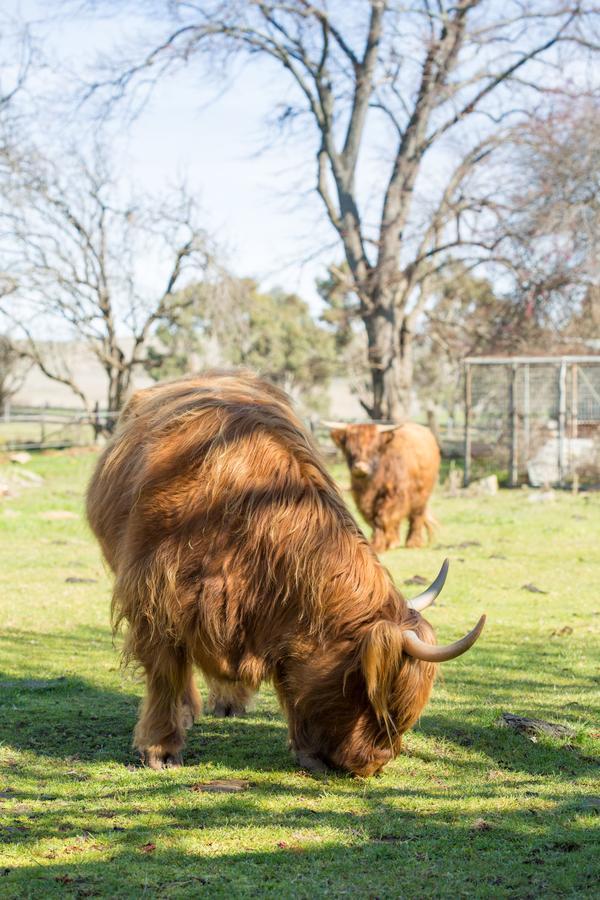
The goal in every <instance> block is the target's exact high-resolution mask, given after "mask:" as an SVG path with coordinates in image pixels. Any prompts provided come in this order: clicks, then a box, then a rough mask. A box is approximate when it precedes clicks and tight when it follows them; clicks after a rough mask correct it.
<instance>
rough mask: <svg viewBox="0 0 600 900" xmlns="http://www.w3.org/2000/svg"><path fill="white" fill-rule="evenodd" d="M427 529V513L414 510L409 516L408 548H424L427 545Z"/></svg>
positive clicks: (421, 510) (422, 510)
mask: <svg viewBox="0 0 600 900" xmlns="http://www.w3.org/2000/svg"><path fill="white" fill-rule="evenodd" d="M426 527H427V519H426V511H425V510H424V509H420V510H412V512H411V513H410V516H409V526H408V534H407V536H406V546H407V547H422V546H423V544H424V543H425V540H424V531H425V528H426Z"/></svg>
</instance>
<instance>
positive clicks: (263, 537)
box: [88, 372, 483, 775]
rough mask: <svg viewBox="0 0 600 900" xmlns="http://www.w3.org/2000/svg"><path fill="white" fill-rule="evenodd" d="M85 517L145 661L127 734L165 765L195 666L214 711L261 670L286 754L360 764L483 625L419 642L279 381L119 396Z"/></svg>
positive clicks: (384, 744)
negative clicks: (286, 739)
mask: <svg viewBox="0 0 600 900" xmlns="http://www.w3.org/2000/svg"><path fill="white" fill-rule="evenodd" d="M88 517H89V521H90V524H91V526H92V528H93V530H94V532H95V534H96V535H97V537H98V540H99V541H100V544H101V546H102V550H103V552H104V555H105V557H106V559H107V561H108V563H109V564H110V566H111V568H112V569H113V571H114V573H115V586H114V595H113V605H112V609H113V620H114V624H115V627H116V626H117V625H118V624H119V623H120V622H122V621H125V622H126V623H127V625H128V628H127V637H126V645H125V657H126V659H131V660H135V661H137V662H138V663H140V664H141V665H142V666H143V668H144V670H145V673H146V683H147V694H146V698H145V700H144V703H143V706H142V710H141V715H140V719H139V722H138V724H137V727H136V729H135V746H136V747H137V748H138V749H139V750H140V751H141V752H142V754H143V755H144V757H145V760H146V762H147V764H148V765H150V766H152V767H153V768H162V767H165V766H171V765H177V764H179V763H180V762H181V756H180V751H181V749H182V747H183V744H184V735H185V730H186V728H188V727H189V726H190V725H191V724H192V722H193V721H194V719H195V718H196V717H197V716H198V714H199V713H200V709H201V701H200V696H199V694H198V692H197V689H196V686H195V684H194V680H193V667H194V666H197V667H198V668H200V669H201V670H202V672H203V673H204V675H205V677H206V679H207V681H208V683H209V685H210V689H211V702H212V703H213V705H214V707H215V709H216V711H217V712H220V713H221V714H232V713H236V712H240V711H242V710H243V709H244V707H245V705H246V703H247V701H248V699H249V697H250V696H251V694H252V693H253V692H254V691H256V690H257V689H258V687H259V685H260V683H261V682H262V681H264V680H271V681H272V682H273V684H274V686H275V689H276V691H277V694H278V696H279V700H280V702H281V705H282V707H283V710H284V711H285V714H286V716H287V719H288V723H289V734H290V742H291V746H292V748H293V750H294V752H295V754H296V758H297V760H298V762H299V763H300V764H301V765H302V766H305V767H309V768H323V767H325V766H328V765H329V766H334V767H338V768H341V769H345V770H347V771H349V772H354V773H356V774H359V775H370V774H372V773H373V772H377V771H378V770H379V769H381V767H382V766H383V765H384V764H385V763H386V762H387V761H388V760H390V759H391V758H392V757H394V756H395V754H396V753H397V752H398V750H399V748H400V742H401V737H402V734H403V733H404V732H405V731H406V729H407V728H409V727H410V726H411V725H412V724H413V722H414V721H415V719H416V718H417V717H418V715H419V713H420V712H421V710H422V709H423V706H424V705H425V703H426V701H427V698H428V696H429V692H430V690H431V686H432V683H433V679H434V675H435V668H436V667H435V662H437V661H440V660H444V659H449V658H452V657H453V656H457V655H458V654H459V653H462V652H464V651H465V650H466V649H468V648H469V647H470V646H471V644H473V642H474V641H475V640H476V638H477V637H478V635H479V633H480V631H481V629H482V627H483V618H482V619H481V620H480V622H479V624H478V625H477V627H476V628H475V629H474V630H473V631H472V632H471V633H470V634H469V635H467V637H466V638H463V639H462V640H461V641H458V642H456V644H453V645H451V646H450V647H447V648H443V647H436V646H434V636H433V631H432V629H431V627H430V626H429V625H428V624H427V622H426V621H425V620H424V619H423V618H422V617H421V615H420V613H419V612H418V611H417V608H412V607H411V605H409V604H408V603H407V602H406V601H405V600H404V599H403V598H402V596H401V595H400V594H399V592H398V591H397V590H396V588H395V587H394V585H393V584H392V581H391V579H390V577H389V575H388V573H387V572H386V570H385V569H384V568H383V567H382V566H381V565H380V563H379V562H378V560H377V557H376V556H375V554H374V553H373V550H372V549H371V547H370V546H369V544H368V543H367V541H366V540H365V538H364V537H363V535H362V534H361V532H360V530H359V528H358V526H357V525H356V523H355V522H354V520H353V518H352V516H351V515H350V513H349V512H348V510H347V509H346V507H345V505H344V503H343V501H342V499H341V497H340V495H339V493H338V491H337V489H336V487H335V485H334V483H333V481H332V480H331V478H330V476H329V474H328V472H327V470H326V468H325V465H324V464H323V462H322V460H321V458H320V456H319V454H318V452H317V451H316V450H315V448H314V446H313V445H312V443H311V441H310V438H309V437H308V435H307V433H306V431H305V429H304V428H303V427H302V425H301V424H300V422H299V421H298V419H297V418H296V416H295V415H294V413H293V411H292V410H291V408H290V405H289V401H288V399H287V397H286V396H285V394H283V393H282V392H281V391H279V390H277V389H275V388H273V387H271V386H270V385H268V384H266V383H265V382H263V381H261V380H260V379H258V378H257V377H255V376H254V375H252V374H250V373H240V372H238V373H227V372H209V373H207V374H205V375H201V376H197V377H196V376H194V377H191V378H188V379H184V380H181V381H174V382H172V383H165V384H160V385H157V386H156V387H152V388H149V389H148V390H143V391H140V392H139V393H137V394H135V396H134V397H133V398H132V400H131V401H130V402H129V403H128V405H127V406H126V408H125V409H124V411H123V413H122V415H121V418H120V421H119V424H118V427H117V430H116V433H115V435H114V436H113V438H112V440H111V442H110V444H109V445H108V446H107V447H106V449H105V450H104V452H103V453H102V456H101V457H100V460H99V462H98V465H97V467H96V471H95V473H94V475H93V477H92V481H91V484H90V487H89V492H88ZM444 576H445V571H444V572H443V573H442V574H441V576H440V578H439V579H438V582H439V583H438V584H436V585H434V586H432V589H431V590H430V591H429V592H426V593H425V595H424V596H422V597H421V598H420V600H419V602H418V603H416V604H415V605H416V607H418V608H423V607H424V606H426V605H428V603H429V602H430V601H431V599H432V596H433V594H435V593H436V592H437V589H438V588H439V587H441V582H443V578H444Z"/></svg>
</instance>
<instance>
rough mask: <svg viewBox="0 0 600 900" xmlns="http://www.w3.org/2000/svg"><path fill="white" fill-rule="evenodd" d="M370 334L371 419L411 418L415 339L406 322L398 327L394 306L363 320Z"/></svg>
mask: <svg viewBox="0 0 600 900" xmlns="http://www.w3.org/2000/svg"><path fill="white" fill-rule="evenodd" d="M363 321H364V324H365V328H366V331H367V345H368V359H369V370H370V375H371V401H370V403H363V406H364V407H365V409H366V410H367V412H368V414H369V415H370V417H371V418H372V419H384V420H388V421H392V422H397V421H401V420H402V419H405V418H406V417H407V416H408V413H409V408H410V397H411V390H412V381H413V353H412V350H413V346H412V345H413V337H412V332H411V331H410V330H409V329H408V327H407V322H406V320H405V319H404V318H403V319H402V322H401V324H400V327H399V326H398V321H397V312H396V310H395V309H394V306H393V303H392V302H391V301H390V303H389V305H388V304H386V305H385V306H384V305H379V306H377V307H375V308H374V309H372V310H371V311H369V313H367V314H365V315H364V316H363Z"/></svg>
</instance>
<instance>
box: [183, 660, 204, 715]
mask: <svg viewBox="0 0 600 900" xmlns="http://www.w3.org/2000/svg"><path fill="white" fill-rule="evenodd" d="M201 712H202V697H201V696H200V692H199V690H198V688H197V687H196V682H195V680H194V673H193V671H192V667H191V666H190V674H189V678H188V683H187V686H186V689H185V691H184V693H183V727H184V728H186V729H187V728H191V727H192V725H193V724H194V722H195V721H196V719H197V718H198V717H199V716H200V713H201Z"/></svg>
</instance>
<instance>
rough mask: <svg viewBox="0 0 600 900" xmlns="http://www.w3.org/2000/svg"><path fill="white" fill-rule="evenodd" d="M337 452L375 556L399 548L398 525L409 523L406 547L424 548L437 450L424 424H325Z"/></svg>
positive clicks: (428, 527) (428, 524) (429, 525)
mask: <svg viewBox="0 0 600 900" xmlns="http://www.w3.org/2000/svg"><path fill="white" fill-rule="evenodd" d="M327 424H328V425H329V427H330V428H331V437H332V439H333V440H334V441H335V443H336V444H337V445H338V447H340V449H341V450H342V452H343V454H344V456H345V457H346V462H347V463H348V468H349V469H350V477H351V483H352V496H353V497H354V500H355V502H356V505H357V506H358V508H359V510H360V511H361V513H362V514H363V516H364V517H365V520H366V521H367V522H368V523H369V525H370V526H371V527H372V529H373V537H372V541H373V549H374V550H375V551H376V552H377V553H382V552H383V551H384V550H390V549H391V548H392V547H397V546H398V545H399V544H400V524H401V522H402V520H403V519H406V518H407V519H408V522H409V527H408V535H407V538H406V546H407V547H422V546H423V530H424V529H427V533H428V534H429V535H431V532H432V524H433V521H434V520H433V519H432V517H431V516H430V515H429V513H428V512H427V503H428V501H429V497H430V495H431V492H432V490H433V488H434V486H435V484H436V482H437V478H438V472H439V470H440V450H439V447H438V445H437V442H436V440H435V438H434V436H433V434H432V433H431V431H430V430H429V428H425V427H424V426H423V425H415V424H414V423H412V422H407V423H406V424H405V425H391V426H390V425H344V424H342V423H338V422H329V423H327Z"/></svg>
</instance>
